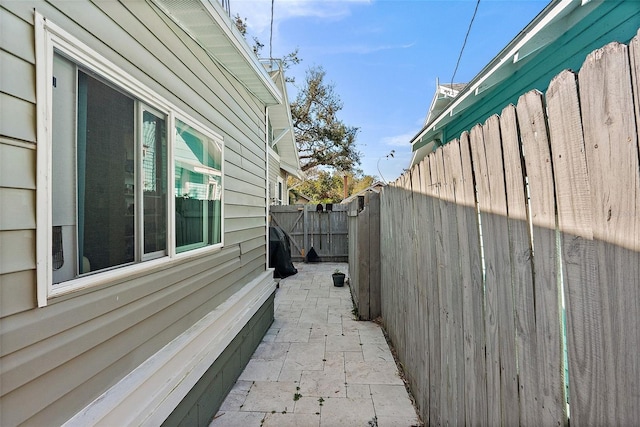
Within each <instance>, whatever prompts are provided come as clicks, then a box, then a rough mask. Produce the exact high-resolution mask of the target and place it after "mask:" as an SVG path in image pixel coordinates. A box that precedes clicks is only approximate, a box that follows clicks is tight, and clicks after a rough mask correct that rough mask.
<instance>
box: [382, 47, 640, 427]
mask: <svg viewBox="0 0 640 427" xmlns="http://www.w3.org/2000/svg"><path fill="white" fill-rule="evenodd" d="M639 72H640V41H639V40H638V39H634V40H633V41H632V43H631V44H630V47H629V48H627V46H623V45H620V44H611V45H608V46H606V47H604V48H603V49H600V50H598V51H595V52H594V53H592V54H591V55H589V56H588V57H587V60H586V61H585V64H584V65H583V67H582V69H581V70H580V72H579V73H578V74H577V75H576V74H574V73H572V72H569V71H565V72H563V73H561V74H560V75H558V76H557V77H556V78H555V79H554V80H553V81H552V82H551V85H550V86H549V89H548V91H547V94H546V100H545V96H543V94H541V93H539V92H535V91H532V92H529V93H527V94H524V95H522V96H521V97H520V99H519V100H518V103H517V106H508V107H506V108H504V109H503V111H502V112H501V115H500V116H494V117H491V118H489V119H488V120H487V121H486V122H485V123H484V124H483V125H477V126H476V127H474V128H473V129H472V130H471V131H470V133H466V132H465V133H463V134H462V135H461V136H460V139H459V140H453V141H451V142H449V143H448V144H445V146H444V147H441V148H438V149H437V150H436V151H435V152H434V153H431V154H430V155H429V156H427V157H426V158H425V159H424V160H423V161H422V162H421V163H420V164H419V165H418V166H417V167H415V168H414V169H413V170H412V171H410V173H407V174H405V175H403V176H402V177H400V178H399V179H398V180H397V181H396V182H395V183H394V184H393V185H391V186H389V187H388V188H385V189H384V190H383V192H382V195H381V214H380V215H381V224H382V225H381V246H382V251H383V253H384V254H385V256H383V257H382V266H381V274H382V291H381V292H382V316H383V322H384V324H385V327H386V328H387V330H388V332H389V336H390V337H391V339H392V341H393V342H394V344H395V346H396V349H397V350H398V356H399V358H400V362H401V363H402V364H403V366H404V367H405V370H406V373H407V379H408V382H409V384H410V386H411V387H412V389H413V392H414V396H416V402H417V404H418V407H419V408H420V412H421V415H422V417H423V420H424V421H425V424H427V425H442V424H456V425H461V424H465V425H524V426H529V425H567V424H568V422H569V419H568V411H567V409H568V407H570V409H571V411H570V413H571V418H572V419H571V424H573V425H633V424H635V423H637V420H638V419H640V405H638V402H640V387H638V384H640V358H638V357H637V352H638V349H639V348H640V328H638V319H639V318H640V155H639V154H640V147H639V146H638V144H639V141H638V124H639V123H640V76H639V75H638V73H639ZM563 290H564V296H565V297H566V317H565V315H564V309H565V308H564V301H563ZM565 318H566V326H565ZM565 328H566V333H565V332H564V330H565ZM565 340H566V349H565V344H564V343H565ZM565 357H567V359H566V360H568V363H565ZM567 367H568V373H569V378H568V379H567V378H566V377H565V370H566V368H567ZM567 385H568V386H569V387H568V389H567ZM567 390H568V391H567ZM567 402H568V405H567Z"/></svg>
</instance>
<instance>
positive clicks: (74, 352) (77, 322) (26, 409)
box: [0, 0, 267, 426]
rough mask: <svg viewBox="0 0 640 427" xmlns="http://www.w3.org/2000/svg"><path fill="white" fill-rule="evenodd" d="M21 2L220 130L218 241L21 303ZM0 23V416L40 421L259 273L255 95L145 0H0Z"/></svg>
mask: <svg viewBox="0 0 640 427" xmlns="http://www.w3.org/2000/svg"><path fill="white" fill-rule="evenodd" d="M34 9H36V10H38V11H39V12H40V13H42V14H43V15H44V16H45V17H46V18H47V19H50V20H51V21H52V22H53V23H55V24H56V25H58V26H60V27H62V28H63V29H65V31H68V32H70V33H71V34H73V35H74V36H75V37H77V38H78V39H80V40H82V41H83V43H85V44H87V45H88V46H90V47H91V48H92V49H94V50H95V51H97V52H98V53H100V54H101V55H103V56H105V57H106V58H108V59H109V60H111V61H112V62H114V63H116V64H117V65H118V66H119V67H121V68H122V69H124V70H125V71H126V72H127V73H128V74H130V75H131V76H132V77H133V78H135V79H138V80H141V81H143V82H144V83H145V85H147V86H148V87H149V88H151V89H152V90H153V91H155V92H156V93H158V94H159V95H160V96H162V97H164V98H165V99H167V100H169V101H170V102H172V103H173V104H175V105H177V106H179V107H180V108H181V109H182V110H184V111H185V112H186V113H187V114H188V115H190V116H191V117H193V118H194V119H196V120H198V121H200V122H201V123H202V124H204V125H205V126H207V127H209V128H210V129H211V130H213V131H215V132H217V133H218V134H220V135H221V136H222V137H223V140H224V145H225V165H224V169H225V181H224V184H225V191H224V202H225V247H224V248H223V249H221V250H217V251H212V252H209V253H205V254H200V255H198V256H195V257H187V258H180V259H176V260H175V261H172V262H169V263H166V264H163V265H162V266H161V267H160V268H159V269H156V270H154V271H147V272H138V273H136V274H134V275H131V276H130V277H128V278H127V279H126V280H120V281H118V282H113V283H109V284H105V285H101V286H99V287H94V288H91V289H87V290H84V291H80V292H74V293H72V294H69V295H67V296H64V297H59V298H56V299H55V300H54V301H51V302H50V304H49V306H47V307H45V308H40V309H37V308H35V307H36V283H35V253H36V243H35V214H36V206H35V189H36V169H35V167H36V150H34V149H33V148H35V147H36V146H37V141H36V120H35V112H36V110H35V67H34V65H33V64H34V62H35V55H34V45H35V42H34V30H33V10H34ZM0 26H1V27H2V32H3V34H11V35H12V37H3V38H2V39H1V40H0V61H1V62H2V70H1V71H2V73H1V74H0V109H1V110H2V117H0V213H1V215H2V216H1V217H0V242H1V244H0V310H1V312H0V317H3V318H2V322H3V323H2V332H1V333H2V336H1V337H0V339H1V340H2V346H1V348H0V357H1V359H0V397H1V399H0V413H1V415H0V425H3V426H4V425H9V426H10V425H14V424H19V423H23V422H24V423H26V424H27V425H45V424H46V425H52V424H59V423H61V422H64V421H65V420H66V419H68V418H69V417H70V416H71V415H73V414H74V413H75V412H77V411H78V410H79V409H81V408H82V407H84V406H85V405H86V404H87V403H88V402H90V401H91V400H92V399H93V398H95V397H96V396H98V395H99V394H100V393H102V392H103V391H104V390H105V389H107V388H108V387H110V386H111V385H113V384H115V383H116V382H117V381H118V380H120V379H121V378H122V377H123V376H124V375H126V374H127V373H128V372H130V371H131V370H132V369H133V368H134V367H136V366H137V365H138V364H140V363H141V362H142V361H144V360H145V359H146V358H148V357H149V356H150V355H151V354H153V353H154V352H156V351H157V350H158V349H159V348H161V347H162V346H164V345H165V344H166V343H167V342H169V341H170V340H172V339H173V338H175V337H176V336H178V335H179V334H180V333H182V332H184V331H185V330H186V329H187V328H188V327H190V326H191V325H193V324H194V323H195V322H196V321H198V320H199V319H200V318H202V317H203V316H204V315H205V314H206V313H208V312H210V311H211V310H212V309H214V308H215V307H216V306H218V305H219V304H220V303H222V302H223V301H224V300H226V299H227V298H228V297H229V296H231V295H232V294H233V293H234V292H236V291H237V290H238V289H240V288H241V287H242V286H243V285H244V284H246V283H248V282H249V281H250V280H251V279H253V278H255V277H257V276H258V275H259V274H260V273H261V272H263V271H264V269H265V261H266V254H265V252H266V245H265V241H266V237H265V228H266V219H265V218H264V212H265V208H266V207H265V185H266V176H267V174H266V171H265V167H266V160H265V159H266V153H265V146H264V129H265V123H264V111H265V107H264V105H261V104H260V103H259V102H257V101H256V99H255V98H254V97H253V96H252V95H251V94H250V93H249V92H248V91H247V90H246V89H245V88H244V86H243V85H242V84H241V83H239V82H238V81H237V80H236V79H235V78H234V77H233V76H231V75H229V74H228V73H227V72H226V71H225V70H224V69H223V68H221V67H219V66H216V65H214V64H212V63H211V60H210V58H209V57H208V55H207V54H206V52H204V51H202V49H201V48H200V47H199V46H198V45H197V44H196V43H195V42H194V41H193V40H192V39H191V38H190V37H188V36H187V35H185V34H184V33H182V32H181V30H180V29H179V28H178V27H177V26H176V25H175V24H174V23H173V22H171V21H170V20H168V18H167V17H166V16H164V15H163V14H161V13H159V12H158V11H157V10H155V7H154V6H152V5H150V4H149V2H123V3H120V2H91V1H74V2H51V3H50V2H46V1H28V0H25V1H21V2H5V3H3V5H2V6H0Z"/></svg>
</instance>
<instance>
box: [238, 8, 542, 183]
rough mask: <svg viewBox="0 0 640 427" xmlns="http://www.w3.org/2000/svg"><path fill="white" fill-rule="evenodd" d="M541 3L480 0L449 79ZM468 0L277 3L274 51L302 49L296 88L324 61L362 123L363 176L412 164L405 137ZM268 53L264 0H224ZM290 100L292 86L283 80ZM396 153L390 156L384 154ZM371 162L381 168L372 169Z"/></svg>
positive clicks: (448, 56)
mask: <svg viewBox="0 0 640 427" xmlns="http://www.w3.org/2000/svg"><path fill="white" fill-rule="evenodd" d="M547 4H548V1H546V0H542V1H540V0H537V1H533V0H509V1H507V0H481V2H480V5H479V8H478V12H477V15H476V18H475V21H474V23H473V27H472V29H471V33H470V34H469V39H468V41H467V44H466V47H465V50H464V53H463V55H462V59H461V61H460V65H459V67H458V71H457V73H456V77H455V82H456V83H460V82H462V83H464V82H468V81H469V80H471V79H472V78H473V77H474V76H475V75H476V74H477V73H478V72H479V71H480V70H481V69H482V68H483V67H484V66H485V65H486V64H487V63H488V62H489V61H490V60H491V59H493V58H494V57H495V56H496V55H497V54H498V53H499V52H500V50H501V49H502V48H503V47H505V46H506V44H507V43H508V42H510V41H511V40H512V39H513V38H514V37H515V36H516V35H517V34H518V33H519V32H520V31H521V30H522V29H523V28H524V27H525V26H526V25H527V24H528V23H529V22H530V21H531V20H532V19H533V18H534V17H535V16H536V15H537V14H538V13H539V12H540V11H542V9H544V7H545V6H546V5H547ZM475 5H476V1H475V0H450V1H435V0H341V1H332V0H275V1H274V26H273V45H272V51H273V56H274V57H276V58H277V57H281V56H284V55H286V54H287V53H289V52H291V51H293V50H294V49H296V48H298V49H299V57H300V58H302V62H301V63H300V64H299V65H297V66H294V67H293V68H291V69H290V70H289V71H288V75H290V76H293V77H295V79H296V84H298V85H299V84H302V83H303V82H304V75H305V71H306V70H307V69H308V68H309V67H310V66H314V65H321V66H322V67H324V69H325V71H326V79H327V81H328V82H332V83H333V84H334V85H335V91H336V93H337V94H339V96H340V98H341V99H342V102H343V104H344V108H343V109H342V111H341V112H340V114H339V118H340V119H342V120H343V121H344V122H345V123H346V124H347V125H349V126H356V127H358V128H360V131H359V133H358V137H357V143H358V149H359V151H361V152H362V154H363V156H362V164H361V168H362V169H363V171H364V173H365V174H367V175H375V176H378V177H380V175H382V178H384V179H385V180H386V181H391V180H394V179H395V178H397V177H398V176H400V175H401V174H402V172H403V170H404V169H405V168H407V167H408V166H409V163H410V160H411V145H410V143H409V142H410V140H411V138H412V137H413V136H414V135H415V134H416V133H417V132H418V131H419V130H420V129H421V127H422V125H423V122H424V119H425V116H426V114H427V110H428V108H429V104H430V103H431V99H432V98H433V94H434V91H435V87H436V79H437V78H439V79H440V82H449V81H450V80H451V77H452V74H453V72H454V69H455V66H456V61H457V59H458V55H459V54H460V49H461V47H462V44H463V41H464V36H465V34H466V31H467V27H468V25H469V22H470V20H471V17H472V15H473V11H474V8H475ZM230 6H231V14H232V15H233V16H235V15H236V14H239V15H240V16H241V17H242V18H246V19H247V24H248V33H249V36H250V37H251V36H256V37H257V38H258V39H259V40H260V41H261V42H262V43H264V44H265V48H264V49H263V50H262V52H261V56H262V57H268V56H269V32H270V30H269V27H270V17H271V0H230ZM287 90H288V91H289V98H290V99H293V98H294V97H295V95H296V88H295V87H294V86H289V87H288V89H287ZM391 150H395V157H394V158H390V157H386V155H387V154H388V153H389V152H390V151H391ZM378 166H379V169H380V172H379V171H378Z"/></svg>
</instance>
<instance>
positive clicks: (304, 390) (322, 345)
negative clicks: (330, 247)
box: [210, 263, 420, 427]
mask: <svg viewBox="0 0 640 427" xmlns="http://www.w3.org/2000/svg"><path fill="white" fill-rule="evenodd" d="M296 267H297V268H298V274H296V275H294V276H291V277H288V278H286V279H283V280H282V281H280V287H279V289H278V290H277V292H276V298H275V321H274V323H273V325H272V326H271V328H270V329H269V331H268V332H267V334H266V336H265V337H264V339H263V340H262V342H261V344H260V345H259V347H258V349H257V350H256V351H255V353H254V355H253V357H252V358H251V360H250V361H249V364H248V365H247V367H246V368H245V370H244V372H243V373H242V374H241V376H240V378H239V379H238V381H237V382H236V384H235V386H234V387H233V389H232V390H231V392H230V393H229V395H228V397H227V398H226V400H225V401H224V402H223V404H222V407H221V408H220V411H219V412H218V413H217V414H216V416H215V418H214V420H213V422H212V423H211V425H210V426H211V427H218V426H224V427H227V426H243V427H245V426H247V427H251V426H314V427H321V426H323V427H324V426H327V427H329V426H380V427H384V426H390V427H391V426H393V427H398V426H417V425H420V421H419V419H418V416H417V415H416V411H415V409H414V407H413V405H412V404H411V401H410V399H409V396H408V394H407V391H406V390H405V387H404V384H403V382H402V379H401V378H400V376H399V374H398V369H397V367H396V364H395V362H394V359H393V356H392V354H391V351H390V350H389V346H388V345H387V342H386V340H385V338H384V335H383V333H382V330H381V328H380V326H378V325H377V324H376V323H373V322H365V321H356V320H355V319H354V315H353V313H352V310H353V304H352V301H351V294H350V292H349V287H348V285H345V286H344V287H335V286H333V282H332V279H331V273H333V271H334V270H335V269H340V270H341V271H343V272H346V271H347V270H348V265H347V264H344V263H318V264H297V265H296Z"/></svg>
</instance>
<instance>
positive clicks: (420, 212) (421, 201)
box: [414, 160, 432, 421]
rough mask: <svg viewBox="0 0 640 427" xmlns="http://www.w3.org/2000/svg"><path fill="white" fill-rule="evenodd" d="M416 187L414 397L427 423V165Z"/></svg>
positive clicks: (421, 165)
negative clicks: (415, 388) (418, 348)
mask: <svg viewBox="0 0 640 427" xmlns="http://www.w3.org/2000/svg"><path fill="white" fill-rule="evenodd" d="M415 169H416V171H417V177H416V178H417V179H418V181H417V183H416V187H415V189H416V194H414V209H415V214H416V218H415V219H416V225H415V226H416V231H417V233H418V235H417V246H418V249H417V253H416V254H415V255H416V257H417V270H416V273H417V278H418V281H417V285H418V293H417V302H418V318H417V321H416V324H415V330H416V331H417V332H418V333H417V339H416V341H419V342H420V349H421V351H420V353H419V355H418V356H419V359H418V360H417V361H416V369H417V372H416V376H417V377H418V378H417V384H418V387H417V388H418V389H419V390H418V392H417V393H414V397H415V398H416V399H417V401H418V402H420V413H421V415H422V417H423V420H426V421H428V414H429V389H430V387H429V380H430V378H429V353H430V348H429V308H428V305H427V302H428V297H427V292H428V288H429V286H430V285H431V283H430V282H431V277H432V271H431V267H430V265H431V249H430V244H431V241H430V239H431V225H432V219H431V218H432V212H431V206H430V205H429V204H428V198H427V196H426V195H425V192H426V189H425V181H424V174H425V161H424V160H423V161H421V162H420V163H419V164H418V165H417V166H416V167H415Z"/></svg>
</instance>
